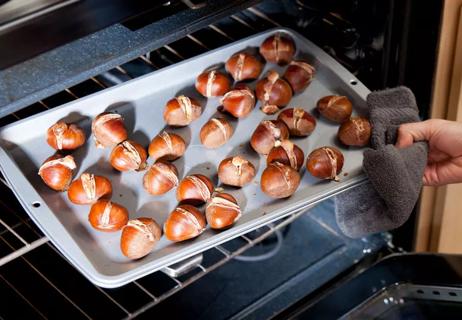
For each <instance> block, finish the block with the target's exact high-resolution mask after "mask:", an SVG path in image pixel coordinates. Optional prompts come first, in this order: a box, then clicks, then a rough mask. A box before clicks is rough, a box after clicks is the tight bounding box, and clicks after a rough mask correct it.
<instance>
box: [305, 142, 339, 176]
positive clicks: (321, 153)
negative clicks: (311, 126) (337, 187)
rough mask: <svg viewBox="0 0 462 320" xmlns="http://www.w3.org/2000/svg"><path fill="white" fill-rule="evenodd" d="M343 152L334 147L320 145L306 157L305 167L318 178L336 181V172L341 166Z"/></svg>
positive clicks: (337, 172)
mask: <svg viewBox="0 0 462 320" xmlns="http://www.w3.org/2000/svg"><path fill="white" fill-rule="evenodd" d="M343 161H344V158H343V154H342V152H341V151H340V150H338V149H337V148H334V147H321V148H318V149H315V150H313V151H312V152H311V153H310V154H309V155H308V158H307V159H306V169H307V170H308V172H309V173H311V175H312V176H314V177H316V178H319V179H333V180H336V181H338V174H339V173H340V172H341V171H342V168H343Z"/></svg>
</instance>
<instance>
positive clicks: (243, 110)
mask: <svg viewBox="0 0 462 320" xmlns="http://www.w3.org/2000/svg"><path fill="white" fill-rule="evenodd" d="M221 103H222V105H223V110H224V111H227V112H229V113H230V114H231V115H232V116H233V117H236V118H244V117H246V116H247V115H248V114H249V113H250V112H251V111H252V110H253V108H254V107H255V95H254V94H253V92H252V90H250V88H249V87H247V86H245V85H238V86H236V88H234V89H233V90H231V91H229V92H227V93H226V94H225V95H224V96H223V98H222V99H221Z"/></svg>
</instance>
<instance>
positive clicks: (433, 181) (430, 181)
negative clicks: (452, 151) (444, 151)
mask: <svg viewBox="0 0 462 320" xmlns="http://www.w3.org/2000/svg"><path fill="white" fill-rule="evenodd" d="M461 181H462V161H461V160H460V159H459V160H456V161H443V162H437V163H433V164H429V165H427V167H426V168H425V170H424V178H423V183H424V185H426V186H441V185H446V184H450V183H458V182H461Z"/></svg>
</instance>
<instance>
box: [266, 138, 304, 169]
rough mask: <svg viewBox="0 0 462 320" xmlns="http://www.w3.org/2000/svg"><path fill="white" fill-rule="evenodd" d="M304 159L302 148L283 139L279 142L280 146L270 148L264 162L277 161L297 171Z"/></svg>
mask: <svg viewBox="0 0 462 320" xmlns="http://www.w3.org/2000/svg"><path fill="white" fill-rule="evenodd" d="M304 160H305V154H304V153H303V150H302V149H300V148H299V147H298V146H297V145H296V144H293V143H292V142H291V141H289V140H284V141H282V142H281V145H280V146H278V147H274V148H273V149H271V151H270V153H268V157H267V158H266V164H267V165H268V164H270V163H272V162H279V163H282V164H285V165H287V166H290V167H292V168H294V169H295V170H297V171H298V170H300V168H301V167H302V166H303V162H304Z"/></svg>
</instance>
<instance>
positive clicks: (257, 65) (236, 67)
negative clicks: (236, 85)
mask: <svg viewBox="0 0 462 320" xmlns="http://www.w3.org/2000/svg"><path fill="white" fill-rule="evenodd" d="M225 68H226V71H227V72H228V73H229V74H230V75H231V76H232V77H233V79H234V81H242V80H254V79H257V78H258V77H259V76H260V73H261V71H262V70H263V64H262V63H261V61H260V60H258V58H257V57H255V56H253V55H251V54H249V53H245V52H242V53H235V54H233V55H232V56H231V58H229V59H228V61H226V64H225Z"/></svg>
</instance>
